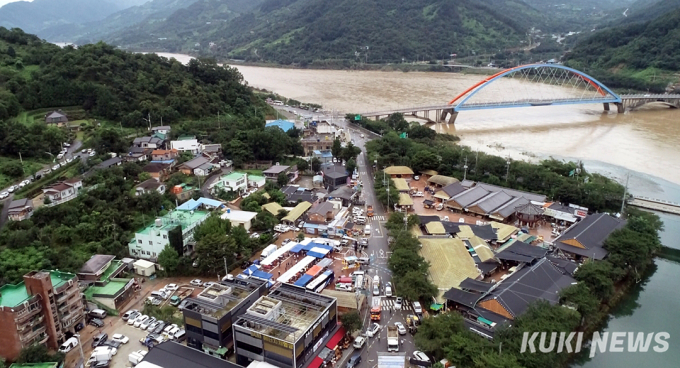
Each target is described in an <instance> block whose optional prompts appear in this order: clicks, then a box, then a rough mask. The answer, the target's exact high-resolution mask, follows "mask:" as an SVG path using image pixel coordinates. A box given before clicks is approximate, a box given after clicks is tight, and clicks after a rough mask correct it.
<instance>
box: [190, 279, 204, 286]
mask: <svg viewBox="0 0 680 368" xmlns="http://www.w3.org/2000/svg"><path fill="white" fill-rule="evenodd" d="M189 284H190V285H191V286H201V285H203V281H201V279H193V280H191V282H189Z"/></svg>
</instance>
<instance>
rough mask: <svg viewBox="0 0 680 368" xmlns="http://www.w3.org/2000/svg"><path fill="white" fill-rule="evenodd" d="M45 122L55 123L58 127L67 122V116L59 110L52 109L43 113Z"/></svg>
mask: <svg viewBox="0 0 680 368" xmlns="http://www.w3.org/2000/svg"><path fill="white" fill-rule="evenodd" d="M45 124H56V125H57V126H58V127H62V126H64V125H66V124H68V118H67V117H66V115H65V114H64V113H63V112H62V111H61V110H58V111H52V112H50V113H48V114H47V115H45Z"/></svg>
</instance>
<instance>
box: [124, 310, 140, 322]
mask: <svg viewBox="0 0 680 368" xmlns="http://www.w3.org/2000/svg"><path fill="white" fill-rule="evenodd" d="M135 312H138V310H136V309H130V310H129V311H127V312H125V313H124V314H123V315H122V316H121V317H120V318H121V319H122V320H123V321H127V320H128V319H129V318H130V316H131V315H132V314H133V313H135Z"/></svg>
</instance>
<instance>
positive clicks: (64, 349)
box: [59, 337, 78, 353]
mask: <svg viewBox="0 0 680 368" xmlns="http://www.w3.org/2000/svg"><path fill="white" fill-rule="evenodd" d="M76 346H78V338H76V337H72V338H70V339H68V340H66V341H65V342H64V343H63V344H61V346H60V347H59V352H60V353H68V352H69V351H71V350H72V349H73V348H75V347H76Z"/></svg>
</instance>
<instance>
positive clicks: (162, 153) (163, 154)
mask: <svg viewBox="0 0 680 368" xmlns="http://www.w3.org/2000/svg"><path fill="white" fill-rule="evenodd" d="M177 156H179V151H178V150H176V149H169V150H162V149H157V150H153V151H151V160H153V161H169V160H174V159H176V158H177Z"/></svg>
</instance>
